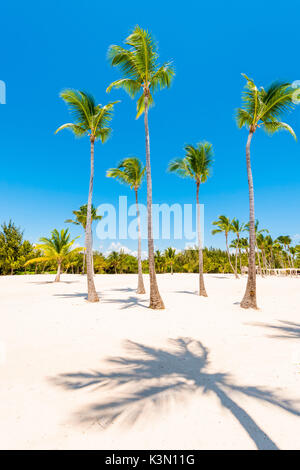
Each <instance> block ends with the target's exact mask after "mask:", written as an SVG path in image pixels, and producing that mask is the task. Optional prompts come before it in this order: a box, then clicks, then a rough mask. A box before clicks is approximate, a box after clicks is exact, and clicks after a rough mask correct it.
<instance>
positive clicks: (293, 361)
mask: <svg viewBox="0 0 300 470" xmlns="http://www.w3.org/2000/svg"><path fill="white" fill-rule="evenodd" d="M53 279H54V276H53V275H52V276H51V275H36V276H14V277H11V276H5V277H4V276H2V277H0V305H1V317H0V318H1V319H0V341H1V343H0V344H1V358H0V359H1V364H0V371H1V387H0V402H1V411H0V447H1V448H2V449H5V448H6V449H132V448H135V449H151V448H152V449H155V448H157V449H257V448H258V449H276V448H279V449H300V397H299V390H300V343H299V339H300V317H299V304H300V289H299V286H300V279H299V278H298V279H296V278H283V277H280V278H279V277H278V278H275V277H269V278H265V279H261V278H258V303H259V307H260V309H259V310H258V311H254V310H243V309H241V308H240V307H239V301H240V300H241V298H242V295H243V292H244V288H245V283H246V277H243V278H241V279H238V280H236V279H234V278H233V276H231V275H213V274H211V275H206V276H205V282H206V289H207V292H208V295H209V297H208V298H199V297H198V296H197V295H195V291H196V289H197V281H198V277H197V274H174V275H173V276H171V275H169V274H164V275H159V276H158V282H159V285H160V290H161V294H162V296H163V299H164V301H165V304H166V307H167V308H166V310H164V311H154V310H150V309H148V308H147V305H148V296H147V294H146V295H142V296H138V295H137V294H136V293H135V288H136V282H137V278H136V276H135V275H97V276H96V277H95V283H96V288H97V291H98V292H99V295H100V298H101V301H100V303H96V304H88V303H87V302H86V300H85V296H86V278H85V277H84V276H81V275H73V276H72V275H62V282H60V283H53V282H52V281H53ZM145 281H146V282H145V283H146V286H147V291H148V292H149V288H148V278H147V276H145Z"/></svg>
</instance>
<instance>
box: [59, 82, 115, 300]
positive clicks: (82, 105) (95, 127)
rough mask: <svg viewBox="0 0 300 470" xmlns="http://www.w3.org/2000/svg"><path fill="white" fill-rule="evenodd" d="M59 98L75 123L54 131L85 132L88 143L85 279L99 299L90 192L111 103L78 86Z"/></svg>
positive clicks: (92, 297)
mask: <svg viewBox="0 0 300 470" xmlns="http://www.w3.org/2000/svg"><path fill="white" fill-rule="evenodd" d="M60 96H61V98H62V99H63V100H64V101H65V102H66V103H67V104H68V105H69V107H70V111H71V113H72V114H73V117H74V120H75V122H74V123H67V124H64V125H62V126H60V127H59V128H58V129H57V131H56V132H58V131H60V130H62V129H70V130H71V131H72V132H73V133H74V134H75V136H77V137H82V136H88V137H89V139H90V144H91V173H90V184H89V197H88V204H87V219H86V231H85V245H86V268H87V283H88V301H89V302H99V297H98V294H97V292H96V288H95V284H94V275H93V274H94V273H93V248H92V196H93V183H94V146H95V141H96V140H98V139H100V140H101V142H102V143H104V142H105V141H106V140H107V139H108V137H109V136H110V133H111V128H110V127H109V125H110V121H111V119H112V112H113V107H114V104H115V102H114V103H109V104H107V105H105V106H101V105H100V104H96V102H95V99H94V97H93V96H92V95H89V94H87V93H84V92H83V91H78V90H64V91H62V92H61V94H60Z"/></svg>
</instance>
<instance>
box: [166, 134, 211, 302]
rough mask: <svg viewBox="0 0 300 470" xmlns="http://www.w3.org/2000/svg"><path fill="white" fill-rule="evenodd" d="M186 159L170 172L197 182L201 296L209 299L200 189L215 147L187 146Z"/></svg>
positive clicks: (170, 169)
mask: <svg viewBox="0 0 300 470" xmlns="http://www.w3.org/2000/svg"><path fill="white" fill-rule="evenodd" d="M184 149H185V157H184V158H177V159H176V160H174V161H172V162H170V164H169V167H168V171H170V172H173V173H176V174H177V175H178V176H181V177H182V178H191V179H192V180H194V181H195V182H196V201H197V230H198V250H199V295H202V296H204V297H207V293H206V290H205V285H204V277H203V252H202V241H201V227H200V205H199V188H200V184H202V183H205V182H206V180H207V178H208V177H209V176H210V170H211V166H212V163H213V147H212V144H210V143H209V142H201V143H199V144H197V145H196V146H193V145H186V146H185V148H184Z"/></svg>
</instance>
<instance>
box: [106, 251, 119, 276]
mask: <svg viewBox="0 0 300 470" xmlns="http://www.w3.org/2000/svg"><path fill="white" fill-rule="evenodd" d="M107 261H108V262H109V263H110V264H111V265H112V266H113V268H114V271H115V274H117V273H118V267H119V265H120V253H119V252H118V251H112V252H111V253H110V254H109V255H108V257H107Z"/></svg>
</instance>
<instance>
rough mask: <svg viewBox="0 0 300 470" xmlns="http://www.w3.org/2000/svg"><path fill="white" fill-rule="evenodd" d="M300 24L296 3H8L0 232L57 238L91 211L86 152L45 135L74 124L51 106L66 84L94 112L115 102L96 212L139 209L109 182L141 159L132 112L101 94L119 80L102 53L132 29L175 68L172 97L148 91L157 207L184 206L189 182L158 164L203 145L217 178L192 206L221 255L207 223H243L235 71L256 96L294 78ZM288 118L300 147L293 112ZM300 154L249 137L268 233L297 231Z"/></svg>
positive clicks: (190, 193) (100, 159)
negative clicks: (122, 201) (7, 224)
mask: <svg viewBox="0 0 300 470" xmlns="http://www.w3.org/2000/svg"><path fill="white" fill-rule="evenodd" d="M299 16H300V5H299V2H297V1H291V2H289V3H287V4H286V8H284V6H283V3H282V2H281V1H280V2H279V1H277V0H272V1H264V2H261V1H260V2H258V1H257V2H254V3H253V2H252V4H249V2H248V3H247V2H240V1H228V2H198V1H195V2H191V1H187V2H177V3H176V2H174V1H163V2H162V1H159V2H158V1H152V2H150V3H146V4H145V3H143V2H140V1H135V0H132V1H131V2H123V1H122V2H121V1H119V2H118V1H117V2H113V3H110V2H100V1H91V0H86V1H85V2H82V1H78V0H72V1H70V0H64V1H63V2H61V1H54V0H51V2H50V1H44V2H40V1H29V2H21V1H15V2H13V3H10V4H9V3H8V2H6V4H5V5H2V7H1V19H2V21H1V30H0V38H1V61H0V79H1V80H4V81H5V82H6V85H7V104H6V105H0V133H1V137H0V153H1V172H0V222H3V221H8V219H9V218H12V219H13V221H14V222H15V223H16V224H18V225H20V226H21V227H23V228H24V230H25V236H26V238H28V239H30V240H31V241H37V239H38V238H39V236H45V235H47V234H49V232H50V230H52V229H53V228H54V227H56V228H62V227H64V220H65V219H66V218H68V217H70V216H71V215H72V214H71V212H72V210H73V209H76V208H77V207H78V206H79V205H81V204H84V203H86V200H87V190H88V178H89V141H88V139H86V138H84V139H80V140H75V139H74V137H73V136H72V134H71V133H70V132H68V131H63V132H61V133H60V134H58V135H54V131H55V129H56V128H57V127H58V126H59V125H61V124H63V123H65V122H68V121H70V117H69V114H68V111H67V108H66V106H65V104H64V103H63V102H62V100H61V99H60V98H59V96H58V95H59V92H60V91H61V90H62V89H63V88H65V87H72V88H78V89H83V90H88V91H90V92H91V93H92V94H94V95H95V97H96V99H97V101H98V102H101V103H106V102H107V101H110V100H115V99H121V100H122V102H121V103H120V104H118V106H117V107H116V111H115V117H114V120H113V123H112V127H113V136H112V138H111V139H110V140H109V141H108V142H107V143H106V144H105V145H101V144H100V143H99V144H97V146H96V168H95V192H94V202H95V204H96V205H98V204H100V203H102V202H111V203H116V202H117V198H118V196H119V195H120V194H123V195H126V194H127V195H129V196H130V198H131V199H132V202H133V201H134V199H133V195H132V194H131V193H130V191H129V190H127V189H126V188H125V187H124V186H120V185H119V184H118V183H117V182H114V181H111V180H110V179H108V178H106V177H105V171H106V169H107V168H109V167H111V166H114V165H116V163H117V162H118V161H119V160H120V159H121V158H123V157H126V156H130V155H136V156H138V157H140V158H141V159H143V160H144V159H145V157H144V155H145V150H144V128H143V119H142V118H140V119H139V120H137V121H136V120H135V103H134V102H133V101H132V100H131V99H130V98H129V97H128V96H127V95H126V94H125V93H124V92H122V91H121V90H117V91H113V92H112V93H111V94H110V95H107V94H106V92H105V89H106V87H107V85H108V84H109V83H110V82H111V81H113V80H115V79H117V78H119V76H120V74H119V72H118V71H117V70H116V69H111V68H110V66H109V65H108V63H107V60H106V52H107V48H108V46H109V45H110V44H113V43H114V44H121V43H122V41H123V39H124V38H125V37H126V36H127V35H128V33H129V32H130V30H131V29H132V28H133V27H134V26H135V24H139V25H140V26H142V27H144V28H148V29H149V30H151V31H152V33H153V35H154V36H155V38H156V39H157V40H158V41H159V48H160V55H161V60H162V61H164V60H167V59H173V60H174V65H175V68H176V77H175V80H174V83H173V86H172V88H171V89H169V90H163V91H161V92H159V93H157V94H156V98H155V101H156V106H155V108H153V109H152V110H151V112H150V135H151V156H152V171H153V199H154V202H157V203H159V202H167V203H174V202H180V203H189V202H193V200H194V196H195V188H194V185H193V183H192V182H189V181H184V180H181V179H178V178H177V177H176V176H173V175H168V174H166V167H167V164H168V162H169V161H170V160H171V159H172V158H174V157H177V156H182V155H183V151H182V147H183V145H184V144H185V143H196V142H198V141H201V140H204V139H205V140H208V141H210V142H212V144H213V146H214V149H215V163H214V168H213V176H212V177H211V178H210V179H209V180H208V182H207V183H206V184H205V185H204V186H203V187H202V188H201V196H200V198H201V202H202V203H203V204H205V244H206V245H211V244H213V245H214V246H223V238H222V237H221V236H215V237H212V236H211V235H210V231H211V222H212V221H213V220H215V219H216V218H217V217H218V215H220V214H226V215H228V216H229V217H238V218H240V219H241V220H243V221H247V219H248V189H247V175H246V166H245V155H244V154H245V143H246V136H247V132H246V130H238V129H237V127H236V124H235V121H234V117H233V116H234V110H235V108H237V107H238V106H239V105H240V103H241V92H242V89H243V86H244V79H243V78H242V77H241V72H244V73H246V74H247V75H249V76H250V77H252V78H254V79H255V81H256V83H257V85H259V86H260V85H264V86H267V85H268V84H269V83H270V82H272V81H273V80H276V79H283V80H289V81H293V80H297V79H300V67H299ZM285 120H286V121H287V122H288V123H290V124H291V125H292V126H293V127H294V129H295V131H296V133H297V134H298V136H300V109H296V110H295V111H294V112H293V113H292V114H291V115H289V116H287V117H285ZM299 153H300V143H296V142H295V141H294V140H293V138H292V137H291V136H290V135H289V134H287V133H286V134H285V133H281V134H277V135H274V136H273V137H271V138H270V137H269V136H266V135H264V134H263V132H262V131H258V132H257V134H256V135H255V137H254V140H253V145H252V163H253V172H254V183H255V195H256V200H255V202H256V216H257V218H258V219H259V220H260V224H261V226H264V227H267V228H269V229H270V231H271V233H272V235H273V236H278V235H280V234H290V235H292V236H294V235H296V234H299V233H300V226H299V225H300V224H299V206H300V191H299V189H300V183H299V175H300V158H299V157H300V155H299ZM145 189H146V187H145V185H144V187H143V189H142V191H141V200H142V201H143V202H145V200H146V199H145V196H146V192H145ZM79 233H80V230H77V229H76V228H75V229H72V234H74V235H77V234H79ZM299 237H300V236H299ZM122 243H123V242H122ZM99 244H101V245H103V246H104V249H105V248H107V246H108V245H109V242H107V241H106V242H105V243H102V242H99V241H97V240H96V242H95V248H98V246H99ZM125 244H127V245H128V246H130V247H133V246H134V243H133V242H130V243H125ZM169 244H170V243H168V242H165V241H164V242H162V243H159V242H158V243H156V245H157V246H158V247H161V248H163V247H165V246H167V245H169ZM171 244H172V245H175V246H177V247H178V248H180V247H182V245H183V244H180V243H179V242H177V243H173V242H172V243H171Z"/></svg>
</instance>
